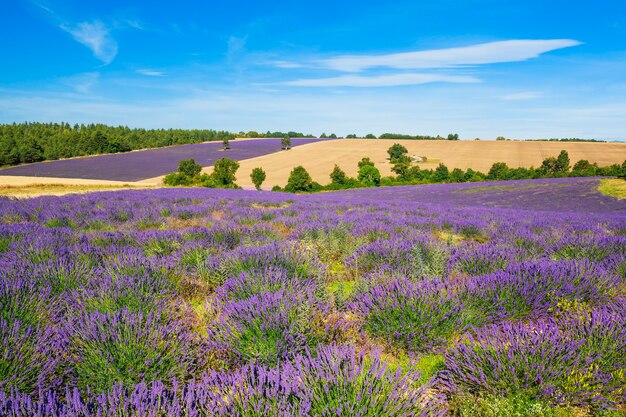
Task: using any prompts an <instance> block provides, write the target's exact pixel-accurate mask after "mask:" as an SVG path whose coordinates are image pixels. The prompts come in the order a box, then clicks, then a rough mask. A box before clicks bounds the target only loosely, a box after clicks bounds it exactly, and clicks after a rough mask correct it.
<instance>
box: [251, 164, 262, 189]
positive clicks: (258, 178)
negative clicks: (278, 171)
mask: <svg viewBox="0 0 626 417" xmlns="http://www.w3.org/2000/svg"><path fill="white" fill-rule="evenodd" d="M250 178H251V179H252V183H253V184H254V188H256V189H257V190H260V189H261V184H263V181H265V171H264V170H263V168H254V169H253V170H252V172H251V173H250Z"/></svg>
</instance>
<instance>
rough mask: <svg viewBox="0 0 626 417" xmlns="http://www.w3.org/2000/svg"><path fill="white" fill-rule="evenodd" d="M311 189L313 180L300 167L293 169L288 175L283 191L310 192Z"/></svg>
mask: <svg viewBox="0 0 626 417" xmlns="http://www.w3.org/2000/svg"><path fill="white" fill-rule="evenodd" d="M311 188H313V180H312V179H311V176H310V175H309V173H308V172H307V170H306V169H304V167H303V166H302V165H298V166H297V167H295V168H294V169H293V170H292V171H291V173H290V174H289V179H288V180H287V186H285V191H288V192H291V193H295V192H298V191H311Z"/></svg>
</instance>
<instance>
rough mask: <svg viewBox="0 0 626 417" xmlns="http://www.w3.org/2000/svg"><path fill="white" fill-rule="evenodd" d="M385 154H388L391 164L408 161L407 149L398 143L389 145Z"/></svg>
mask: <svg viewBox="0 0 626 417" xmlns="http://www.w3.org/2000/svg"><path fill="white" fill-rule="evenodd" d="M387 153H388V154H389V160H390V161H391V162H392V163H395V162H398V161H401V160H405V159H408V157H407V153H409V151H408V149H407V148H405V147H404V146H402V145H400V144H399V143H394V144H393V145H391V147H390V148H389V149H387Z"/></svg>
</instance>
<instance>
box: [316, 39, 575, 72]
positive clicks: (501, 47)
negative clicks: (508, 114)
mask: <svg viewBox="0 0 626 417" xmlns="http://www.w3.org/2000/svg"><path fill="white" fill-rule="evenodd" d="M580 44H581V43H580V42H579V41H576V40H573V39H548V40H529V39H520V40H509V41H499V42H488V43H481V44H477V45H470V46H464V47H460V48H447V49H432V50H425V51H414V52H404V53H396V54H385V55H342V56H337V57H333V58H327V59H319V60H316V61H314V63H315V64H317V65H321V66H323V67H326V68H330V69H334V70H338V71H345V72H358V71H361V70H364V69H367V68H373V67H388V68H397V69H419V68H450V67H457V66H463V65H481V64H494V63H502V62H517V61H525V60H527V59H530V58H536V57H538V56H539V55H541V54H543V53H545V52H549V51H553V50H556V49H562V48H567V47H570V46H576V45H580Z"/></svg>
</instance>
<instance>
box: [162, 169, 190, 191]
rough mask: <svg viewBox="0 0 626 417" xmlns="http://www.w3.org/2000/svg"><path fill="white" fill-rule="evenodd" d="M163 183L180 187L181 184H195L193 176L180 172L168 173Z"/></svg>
mask: <svg viewBox="0 0 626 417" xmlns="http://www.w3.org/2000/svg"><path fill="white" fill-rule="evenodd" d="M163 184H165V185H169V186H171V187H178V186H181V185H193V178H191V177H190V176H188V175H185V174H183V173H180V172H172V173H171V174H167V175H166V176H165V178H163Z"/></svg>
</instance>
